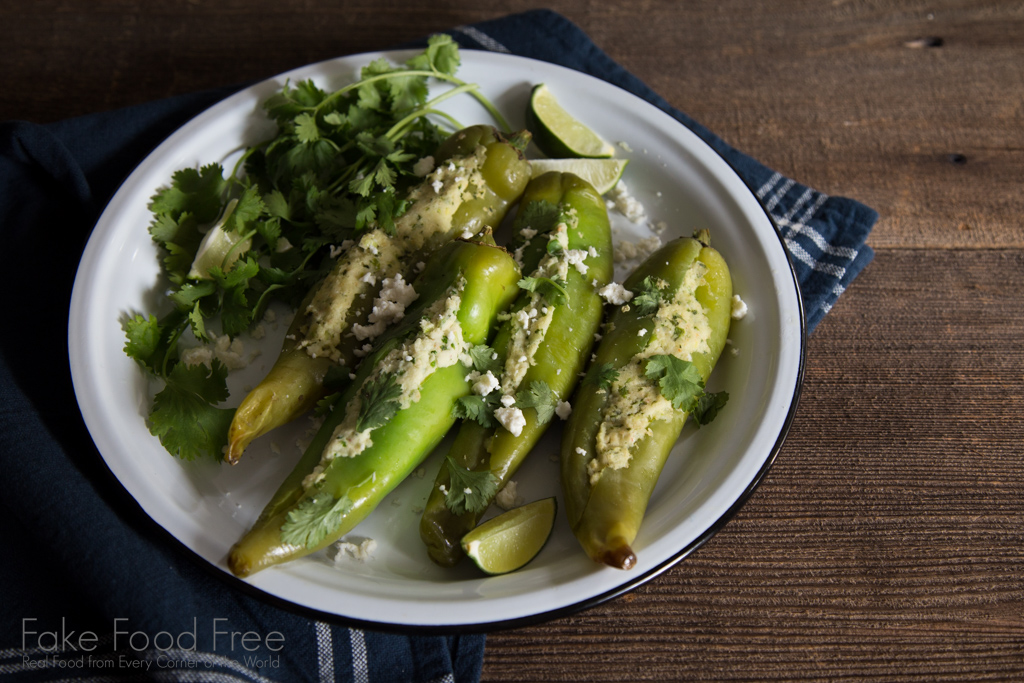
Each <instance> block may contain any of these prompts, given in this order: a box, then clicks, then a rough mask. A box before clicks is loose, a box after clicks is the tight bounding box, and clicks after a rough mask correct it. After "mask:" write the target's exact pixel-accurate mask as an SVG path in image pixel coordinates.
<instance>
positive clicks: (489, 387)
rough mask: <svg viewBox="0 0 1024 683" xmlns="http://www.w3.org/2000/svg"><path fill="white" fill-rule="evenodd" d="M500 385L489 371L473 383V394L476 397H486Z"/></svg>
mask: <svg viewBox="0 0 1024 683" xmlns="http://www.w3.org/2000/svg"><path fill="white" fill-rule="evenodd" d="M500 386H501V384H500V383H499V382H498V378H497V377H495V376H494V373H492V372H491V371H490V370H488V371H487V373H486V374H483V375H481V376H480V377H479V379H477V380H476V381H475V382H474V383H473V393H474V394H477V395H478V396H487V395H488V394H490V393H491V392H492V391H494V390H495V389H498V388H499V387H500Z"/></svg>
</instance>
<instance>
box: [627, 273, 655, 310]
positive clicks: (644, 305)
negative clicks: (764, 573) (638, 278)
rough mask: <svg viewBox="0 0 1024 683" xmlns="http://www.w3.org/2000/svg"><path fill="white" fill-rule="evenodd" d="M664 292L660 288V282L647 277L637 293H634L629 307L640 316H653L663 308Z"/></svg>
mask: <svg viewBox="0 0 1024 683" xmlns="http://www.w3.org/2000/svg"><path fill="white" fill-rule="evenodd" d="M661 299H662V292H661V288H660V287H659V286H658V280H657V279H656V278H653V277H651V276H647V277H645V278H644V279H643V282H641V283H640V287H639V289H638V290H637V291H635V292H633V298H632V299H631V300H630V302H629V305H630V307H632V308H635V309H636V310H637V313H639V314H640V315H651V314H652V313H656V312H657V311H658V307H659V306H661Z"/></svg>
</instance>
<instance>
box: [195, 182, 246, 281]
mask: <svg viewBox="0 0 1024 683" xmlns="http://www.w3.org/2000/svg"><path fill="white" fill-rule="evenodd" d="M236 206H238V200H237V199H232V200H231V201H230V202H228V205H227V207H226V208H225V209H224V215H222V216H221V217H220V220H219V221H217V224H216V225H214V226H213V227H212V228H210V231H209V232H207V233H206V235H204V236H203V241H202V242H200V243H199V250H198V251H197V252H196V257H195V259H194V260H193V261H192V269H191V270H190V271H189V273H188V276H189V277H190V278H195V279H198V280H212V279H213V276H212V275H210V269H211V268H221V269H222V270H223V271H224V272H225V273H226V272H227V271H229V270H231V266H232V265H234V263H235V261H237V260H238V259H239V257H241V256H242V254H244V253H245V252H247V251H249V249H250V248H251V247H252V239H251V238H245V239H243V237H244V236H243V235H240V234H239V233H237V232H228V231H227V230H225V229H224V226H225V225H226V224H227V222H228V219H229V218H230V217H231V214H232V213H233V212H234V210H235V207H236Z"/></svg>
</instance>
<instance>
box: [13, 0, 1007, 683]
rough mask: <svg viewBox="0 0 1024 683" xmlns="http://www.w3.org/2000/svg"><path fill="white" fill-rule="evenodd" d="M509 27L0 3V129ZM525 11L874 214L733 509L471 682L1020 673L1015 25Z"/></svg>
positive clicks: (126, 2)
mask: <svg viewBox="0 0 1024 683" xmlns="http://www.w3.org/2000/svg"><path fill="white" fill-rule="evenodd" d="M427 5H430V7H431V8H430V9H427V8H426V7H427ZM532 6H533V5H532V3H529V2H525V1H524V0H507V1H506V2H503V3H496V2H489V1H486V0H480V1H478V2H475V3H459V2H452V1H449V0H434V2H432V3H413V2H399V1H397V0H374V1H373V2H371V1H369V0H351V1H349V2H339V3H328V2H316V1H315V0H303V1H300V0H275V1H273V2H270V1H269V0H244V1H243V0H219V1H217V2H212V1H207V0H188V1H185V0H181V1H178V2H170V1H161V2H153V1H146V0H103V1H101V2H94V1H89V0H32V1H28V0H26V1H24V2H14V1H10V0H5V1H3V2H0V45H2V46H3V48H2V53H0V82H2V84H3V88H2V89H0V120H7V119H28V120H32V121H37V122H46V121H52V120H56V119H61V118H65V117H69V116H74V115H78V114H84V113H88V112H95V111H101V110H105V109H110V108H115V107H121V106H124V105H130V104H133V103H138V102H143V101H147V100H151V99H154V98H159V97H164V96H168V95H173V94H177V93H184V92H189V91H194V90H199V89H204V88H208V87H213V86H219V85H227V84H233V83H239V82H244V81H249V80H253V79H259V78H263V77H268V76H271V75H273V74H276V73H278V72H281V71H284V70H286V69H289V68H292V67H296V66H300V65H302V64H306V63H309V62H313V61H318V60H321V59H326V58H329V57H333V56H337V55H341V54H347V53H353V52H362V51H367V50H374V49H382V48H385V47H388V46H390V45H393V44H396V43H400V42H402V41H404V40H409V39H413V38H417V37H419V36H421V35H423V34H425V33H427V32H430V31H437V30H443V29H445V28H448V27H452V26H456V25H460V24H467V23H472V22H476V21H480V20H484V19H489V18H493V17H497V16H500V15H503V14H506V13H510V12H516V11H521V10H525V9H529V8H531V7H532ZM549 6H550V7H551V8H552V9H555V10H556V11H559V12H561V13H562V14H564V15H565V16H566V17H568V18H569V19H571V20H573V21H574V22H576V23H577V24H578V25H579V26H580V27H582V28H583V29H584V30H585V31H586V32H587V33H589V35H590V36H591V37H592V38H593V39H594V41H595V42H596V43H597V44H598V45H599V46H600V47H602V48H603V49H604V50H605V51H606V52H608V54H609V55H610V56H611V57H612V58H614V59H615V60H617V61H618V62H619V63H621V64H622V65H624V66H625V67H626V68H627V69H628V70H630V71H631V72H633V73H634V74H636V75H637V76H639V77H640V78H641V79H643V80H644V81H646V82H647V83H648V84H650V85H651V86H652V87H653V88H654V89H655V90H657V91H658V92H659V93H660V94H662V95H663V96H664V97H666V98H667V99H668V100H669V102H671V103H672V104H673V105H675V106H677V107H678V108H680V109H682V110H684V111H686V112H688V113H689V114H690V115H691V116H693V117H694V118H695V119H696V120H698V121H700V122H702V123H704V124H705V125H707V126H708V127H709V128H710V129H712V130H713V131H715V132H716V133H718V134H719V135H720V136H722V137H723V138H724V139H725V140H726V141H728V142H729V143H731V144H732V145H734V146H735V147H738V148H739V149H741V150H743V151H745V152H747V153H749V154H751V155H753V156H755V157H757V158H758V159H760V160H761V161H762V162H764V163H765V164H767V165H769V166H771V167H773V168H774V169H776V170H778V171H781V172H782V173H784V174H786V175H789V176H790V177H793V178H795V179H797V180H799V181H800V182H803V183H805V184H807V185H810V186H812V187H815V188H817V189H820V190H822V191H825V192H827V193H829V194H833V195H844V196H849V197H853V198H855V199H858V200H860V201H862V202H864V203H866V204H868V205H869V206H872V207H873V208H875V209H877V210H878V211H879V213H880V214H881V218H880V220H879V222H878V224H877V226H876V227H875V229H874V231H873V233H872V235H871V237H870V240H869V244H870V245H871V246H872V247H873V248H874V249H875V251H876V257H875V260H874V262H873V263H872V264H871V265H870V266H869V267H868V268H867V269H866V270H865V271H864V272H863V273H862V275H861V276H860V277H859V278H858V279H857V280H856V281H855V282H854V284H853V285H852V286H851V287H850V288H849V289H848V290H847V291H846V293H845V294H844V295H843V296H842V298H841V299H840V300H839V302H838V304H837V305H836V306H835V308H834V309H833V310H832V312H831V313H830V314H829V315H828V316H827V317H826V318H825V320H824V321H823V322H822V323H821V325H820V326H819V327H818V329H817V331H816V332H815V334H814V335H813V336H812V337H811V338H810V341H809V346H808V350H807V373H806V382H805V385H804V388H803V395H802V401H801V404H800V408H799V411H798V413H797V415H796V419H795V421H794V423H793V427H792V430H791V432H790V435H789V439H788V440H787V442H786V444H785V446H784V447H783V449H782V451H781V453H780V454H779V456H778V459H777V462H776V464H775V466H774V467H773V469H772V470H771V471H770V473H769V475H768V477H767V479H766V480H765V481H764V483H763V484H762V485H761V486H760V488H759V489H758V490H757V491H756V493H755V494H754V496H753V497H752V498H751V499H750V501H749V502H748V503H747V504H746V506H745V507H743V509H742V510H741V511H740V512H739V514H737V515H736V517H735V518H734V519H733V520H732V521H731V522H730V523H729V524H728V525H726V526H725V528H724V529H722V530H721V531H720V532H719V533H718V534H717V535H716V536H715V537H714V538H712V540H711V541H709V542H708V543H707V544H706V545H704V546H703V547H702V548H700V549H699V550H698V551H697V552H696V553H694V554H693V555H692V556H691V557H690V558H689V559H687V560H686V561H685V562H683V563H681V564H680V565H678V566H677V567H675V568H674V569H672V570H671V571H669V572H668V573H667V574H665V575H663V576H661V577H659V578H658V579H657V580H654V581H652V582H651V583H649V584H647V585H645V586H644V587H642V588H640V589H639V590H637V591H635V592H633V593H632V594H630V595H627V596H626V597H623V598H620V599H617V600H615V601H613V602H611V603H609V604H606V605H603V606H600V607H597V608H593V609H591V610H589V611H586V612H583V613H580V614H577V615H575V616H572V617H568V618H563V619H560V620H557V621H554V622H550V623H546V624H543V625H539V626H534V627H530V628H523V629H519V630H513V631H507V632H501V633H495V634H492V635H490V636H489V638H488V646H487V654H486V660H485V663H484V671H483V680H485V681H520V680H537V681H555V680H602V681H622V680H681V679H685V680H689V679H805V678H806V679H836V678H843V677H850V678H854V677H856V678H862V679H876V680H887V679H892V678H896V677H902V676H906V677H912V678H918V679H922V680H969V679H1004V680H1005V679H1013V678H1016V679H1018V680H1019V679H1021V678H1024V460H1022V457H1021V456H1022V450H1024V449H1022V446H1021V443H1022V439H1024V427H1022V417H1021V416H1022V413H1024V353H1022V343H1021V340H1022V337H1024V303H1022V294H1024V191H1022V180H1024V5H1022V4H1021V3H1019V2H1014V3H1009V2H989V3H985V2H968V1H963V2H956V1H953V0H931V1H929V2H891V1H889V0H876V1H874V2H868V1H866V0H830V1H828V2H811V1H810V0H775V1H773V2H770V3H759V2H752V1H749V0H747V1H744V0H722V1H720V2H707V3H681V2H672V1H670V0H629V1H628V2H625V1H622V2H604V3H602V2H593V1H591V0H555V1H554V2H552V3H550V5H549Z"/></svg>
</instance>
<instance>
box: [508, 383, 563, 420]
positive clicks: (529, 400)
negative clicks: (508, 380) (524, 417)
mask: <svg viewBox="0 0 1024 683" xmlns="http://www.w3.org/2000/svg"><path fill="white" fill-rule="evenodd" d="M557 406H558V397H557V396H555V393H554V392H553V391H551V387H550V386H548V383H547V382H544V381H543V380H534V381H532V382H530V387H529V388H528V389H523V390H521V391H519V393H517V394H516V407H517V408H520V409H522V408H533V409H534V410H536V411H537V422H539V423H540V424H546V423H548V422H550V421H551V418H552V417H553V416H554V414H555V408H556V407H557Z"/></svg>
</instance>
